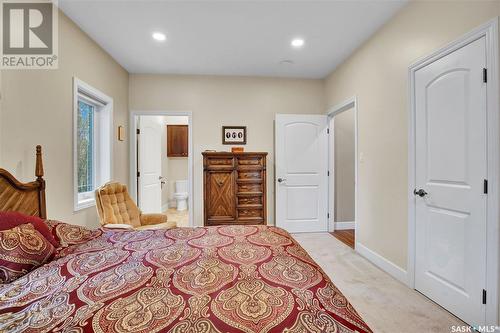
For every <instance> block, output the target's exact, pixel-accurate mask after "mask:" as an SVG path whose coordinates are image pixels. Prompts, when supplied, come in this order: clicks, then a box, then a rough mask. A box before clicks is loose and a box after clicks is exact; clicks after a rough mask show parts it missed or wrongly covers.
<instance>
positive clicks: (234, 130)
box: [222, 126, 247, 145]
mask: <svg viewBox="0 0 500 333" xmlns="http://www.w3.org/2000/svg"><path fill="white" fill-rule="evenodd" d="M222 144H224V145H246V144H247V127H246V126H222Z"/></svg>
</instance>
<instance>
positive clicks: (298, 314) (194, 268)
mask: <svg viewBox="0 0 500 333" xmlns="http://www.w3.org/2000/svg"><path fill="white" fill-rule="evenodd" d="M57 227H58V228H59V229H60V230H59V234H64V235H65V237H66V238H67V239H69V241H67V242H66V247H65V248H63V249H60V251H59V253H58V255H57V257H56V258H55V259H54V260H53V261H51V262H49V263H47V264H45V265H43V266H41V267H39V268H38V269H36V270H34V271H32V272H30V273H28V274H26V275H25V276H23V277H21V278H19V279H17V280H15V281H13V282H12V283H9V284H4V285H0V331H1V332H47V331H57V332H144V333H146V332H147V333H153V332H179V333H181V332H192V333H205V332H206V333H209V332H212V333H216V332H221V333H222V332H246V333H257V332H289V333H295V332H318V333H319V332H339V333H342V332H371V330H370V329H369V328H368V326H367V325H366V324H365V323H364V321H363V320H362V319H361V318H360V316H359V315H358V314H357V312H356V311H355V310H354V309H353V307H352V306H351V304H350V303H349V302H348V301H347V300H346V298H345V297H344V296H343V295H342V294H341V292H340V291H339V290H338V289H337V288H336V287H335V285H333V283H332V282H331V281H330V279H329V278H328V277H327V276H326V274H325V273H324V272H323V271H322V269H321V268H320V267H319V266H318V265H317V264H316V263H315V262H314V261H313V260H312V259H311V257H310V256H309V255H308V254H307V253H306V251H304V249H302V248H301V247H300V245H299V244H298V243H297V242H296V241H295V240H294V239H293V238H292V237H291V236H290V235H289V234H288V233H287V232H286V231H284V230H282V229H279V228H275V227H267V226H220V227H208V228H175V229H170V230H145V231H110V230H98V231H89V230H85V229H82V228H79V227H73V226H69V225H66V224H59V225H57ZM63 238H64V237H63ZM72 239H73V240H74V241H73V242H72V241H71V240H72ZM79 239H80V240H79ZM62 242H63V243H64V239H63V240H62Z"/></svg>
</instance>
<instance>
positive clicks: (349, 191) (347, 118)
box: [333, 109, 355, 222]
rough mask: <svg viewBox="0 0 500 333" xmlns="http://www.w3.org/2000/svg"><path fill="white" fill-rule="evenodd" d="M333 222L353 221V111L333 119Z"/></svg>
mask: <svg viewBox="0 0 500 333" xmlns="http://www.w3.org/2000/svg"><path fill="white" fill-rule="evenodd" d="M333 125H334V126H333V129H334V130H333V136H334V147H335V149H334V169H333V170H334V175H335V193H334V197H333V200H335V203H334V214H335V215H334V217H335V222H352V221H354V201H355V200H354V186H355V183H354V182H355V179H354V169H355V162H354V160H355V147H354V109H349V110H346V111H343V112H341V113H339V114H337V115H336V116H335V117H333Z"/></svg>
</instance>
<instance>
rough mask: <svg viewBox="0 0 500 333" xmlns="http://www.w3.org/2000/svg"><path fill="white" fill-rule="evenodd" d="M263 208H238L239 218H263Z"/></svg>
mask: <svg viewBox="0 0 500 333" xmlns="http://www.w3.org/2000/svg"><path fill="white" fill-rule="evenodd" d="M262 213H263V210H262V209H258V208H257V209H251V208H238V219H244V218H262V217H263V214H262Z"/></svg>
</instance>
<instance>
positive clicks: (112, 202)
mask: <svg viewBox="0 0 500 333" xmlns="http://www.w3.org/2000/svg"><path fill="white" fill-rule="evenodd" d="M95 200H96V208H97V213H98V215H99V219H100V222H101V225H102V226H103V227H110V228H113V227H115V226H116V227H118V226H121V227H123V226H125V227H126V226H130V228H134V229H138V230H140V229H168V228H175V227H176V223H175V222H168V221H167V215H165V214H142V212H141V211H140V209H139V208H138V207H137V205H136V204H135V203H134V201H133V200H132V198H131V197H130V195H129V194H128V191H127V186H126V185H123V184H120V183H115V182H110V183H106V184H104V185H103V186H101V187H100V188H98V189H97V190H96V191H95Z"/></svg>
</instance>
